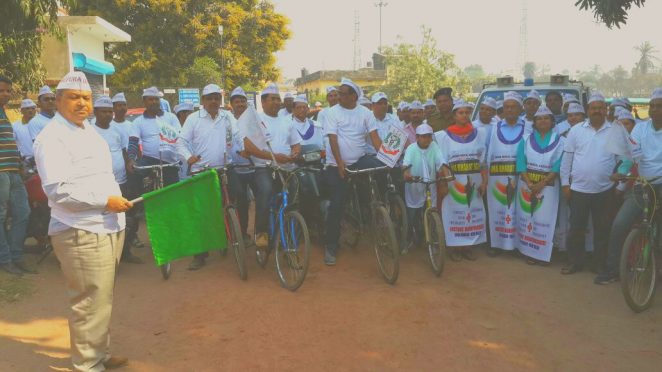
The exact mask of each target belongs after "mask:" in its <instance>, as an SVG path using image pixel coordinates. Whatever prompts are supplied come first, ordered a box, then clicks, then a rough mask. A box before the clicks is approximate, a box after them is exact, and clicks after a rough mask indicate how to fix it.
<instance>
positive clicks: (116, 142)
mask: <svg viewBox="0 0 662 372" xmlns="http://www.w3.org/2000/svg"><path fill="white" fill-rule="evenodd" d="M94 129H96V130H97V132H98V133H99V134H100V135H101V137H102V138H103V139H104V141H106V143H108V148H109V149H110V158H111V160H112V162H113V174H114V175H115V181H117V183H118V184H120V185H121V184H123V183H126V165H125V164H124V155H123V154H122V150H123V149H126V147H127V146H128V137H127V141H126V142H124V140H123V138H122V133H121V132H120V131H119V130H118V129H117V128H116V127H113V126H112V125H111V126H110V127H109V128H108V129H103V128H99V127H98V126H96V125H95V126H94Z"/></svg>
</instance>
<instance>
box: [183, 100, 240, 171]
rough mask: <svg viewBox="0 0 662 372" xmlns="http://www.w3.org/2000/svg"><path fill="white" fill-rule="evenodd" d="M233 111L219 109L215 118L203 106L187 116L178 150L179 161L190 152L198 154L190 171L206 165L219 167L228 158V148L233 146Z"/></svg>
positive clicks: (188, 155)
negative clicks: (231, 112) (197, 159)
mask: <svg viewBox="0 0 662 372" xmlns="http://www.w3.org/2000/svg"><path fill="white" fill-rule="evenodd" d="M231 116H232V114H230V113H229V112H227V111H223V110H219V112H218V114H217V115H216V117H215V118H212V117H211V115H210V114H209V113H208V112H207V111H206V110H205V109H204V108H201V109H200V110H199V111H196V112H193V113H192V114H191V115H189V116H188V117H187V118H186V121H185V122H184V126H183V127H182V131H181V133H180V134H179V138H178V139H177V152H178V153H179V156H180V157H181V159H182V161H187V160H188V159H189V158H190V157H191V156H200V161H198V162H197V163H194V164H193V165H192V166H191V171H192V172H197V171H199V170H200V169H202V168H203V167H205V166H209V167H212V168H213V167H221V166H223V165H225V163H226V162H227V161H230V160H231V159H230V156H229V155H228V152H229V151H230V149H231V147H232V138H233V137H234V136H238V135H239V134H238V133H233V130H234V129H233V128H235V127H233V125H232V119H231V118H230V117H231Z"/></svg>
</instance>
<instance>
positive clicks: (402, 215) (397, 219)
mask: <svg viewBox="0 0 662 372" xmlns="http://www.w3.org/2000/svg"><path fill="white" fill-rule="evenodd" d="M388 198H389V215H390V216H391V222H392V223H393V228H394V229H395V237H396V239H397V240H398V243H399V245H400V251H402V250H403V249H404V248H405V245H406V244H407V231H408V229H409V226H408V224H407V207H405V202H404V201H403V200H402V198H401V197H400V196H399V195H396V194H395V193H389V197H388Z"/></svg>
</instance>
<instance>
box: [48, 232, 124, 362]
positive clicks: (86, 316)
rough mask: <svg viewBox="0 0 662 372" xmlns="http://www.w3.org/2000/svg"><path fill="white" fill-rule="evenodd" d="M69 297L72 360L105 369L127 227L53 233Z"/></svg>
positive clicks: (56, 253)
mask: <svg viewBox="0 0 662 372" xmlns="http://www.w3.org/2000/svg"><path fill="white" fill-rule="evenodd" d="M51 242H52V244H53V249H54V251H55V255H56V256H57V259H58V260H59V261H60V264H61V267H62V272H63V273H64V278H65V280H66V286H67V295H68V297H69V307H70V312H69V335H70V338H71V361H72V363H73V367H74V370H76V371H103V370H104V366H103V362H104V361H105V360H107V359H108V358H109V357H110V353H109V346H110V314H111V312H112V309H113V289H114V286H115V272H116V270H117V266H118V264H119V260H120V256H121V255H122V246H123V244H124V231H120V232H118V233H113V234H95V233H91V232H89V231H85V230H80V229H74V228H70V229H67V230H65V231H62V232H60V233H57V234H56V235H53V236H51Z"/></svg>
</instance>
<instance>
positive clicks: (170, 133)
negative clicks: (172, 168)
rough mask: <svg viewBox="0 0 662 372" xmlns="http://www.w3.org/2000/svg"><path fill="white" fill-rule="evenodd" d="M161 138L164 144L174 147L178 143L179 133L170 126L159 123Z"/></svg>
mask: <svg viewBox="0 0 662 372" xmlns="http://www.w3.org/2000/svg"><path fill="white" fill-rule="evenodd" d="M159 137H160V138H161V141H162V142H166V143H169V144H171V145H174V144H175V143H177V132H176V131H175V130H174V129H172V128H171V127H170V126H169V125H167V124H165V123H163V122H161V121H159Z"/></svg>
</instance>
